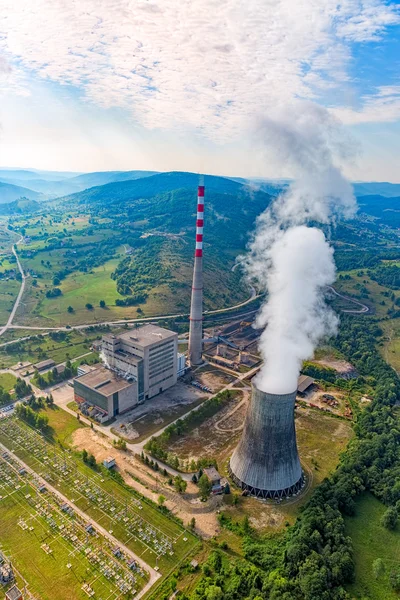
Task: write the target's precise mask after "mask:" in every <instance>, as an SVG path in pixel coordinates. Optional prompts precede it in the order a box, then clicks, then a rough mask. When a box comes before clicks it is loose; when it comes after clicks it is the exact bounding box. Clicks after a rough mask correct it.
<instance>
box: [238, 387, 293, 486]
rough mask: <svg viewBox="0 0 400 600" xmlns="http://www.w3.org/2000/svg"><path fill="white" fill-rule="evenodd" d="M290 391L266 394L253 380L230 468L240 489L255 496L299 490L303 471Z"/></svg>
mask: <svg viewBox="0 0 400 600" xmlns="http://www.w3.org/2000/svg"><path fill="white" fill-rule="evenodd" d="M295 401H296V391H294V392H293V393H292V394H268V393H266V392H262V391H261V390H259V389H258V388H257V387H256V386H255V385H254V383H253V384H252V395H251V400H250V405H249V408H248V410H247V414H246V419H245V423H244V429H243V434H242V437H241V439H240V442H239V444H238V446H237V447H236V449H235V451H234V453H233V455H232V458H231V460H230V465H229V471H230V474H231V476H232V478H233V480H234V482H235V483H236V485H238V486H239V487H240V488H241V489H242V490H245V491H247V492H248V493H249V494H250V495H251V496H256V497H258V498H286V497H288V496H292V495H293V494H296V493H297V492H299V491H300V490H301V488H302V487H303V485H304V475H303V472H302V469H301V465H300V459H299V454H298V451H297V444H296V429H295V424H294V406H295Z"/></svg>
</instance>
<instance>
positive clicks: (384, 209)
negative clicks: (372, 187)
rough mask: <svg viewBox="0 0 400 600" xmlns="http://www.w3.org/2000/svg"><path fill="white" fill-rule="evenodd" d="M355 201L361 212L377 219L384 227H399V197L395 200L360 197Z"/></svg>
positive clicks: (382, 197)
mask: <svg viewBox="0 0 400 600" xmlns="http://www.w3.org/2000/svg"><path fill="white" fill-rule="evenodd" d="M357 201H358V206H359V210H360V211H361V212H364V213H366V214H368V215H372V216H373V217H376V218H378V219H379V220H380V222H382V223H385V224H386V225H391V226H393V227H400V196H399V197H397V198H396V197H393V198H385V197H384V196H372V195H371V196H360V197H358V198H357Z"/></svg>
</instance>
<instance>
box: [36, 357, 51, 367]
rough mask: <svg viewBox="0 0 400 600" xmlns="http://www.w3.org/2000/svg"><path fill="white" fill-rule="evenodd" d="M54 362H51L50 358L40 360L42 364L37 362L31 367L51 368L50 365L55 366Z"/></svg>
mask: <svg viewBox="0 0 400 600" xmlns="http://www.w3.org/2000/svg"><path fill="white" fill-rule="evenodd" d="M55 364H56V362H55V360H53V359H52V358H48V359H47V360H42V362H38V363H36V364H34V365H33V366H34V367H35V368H36V369H44V368H45V367H51V366H52V365H55Z"/></svg>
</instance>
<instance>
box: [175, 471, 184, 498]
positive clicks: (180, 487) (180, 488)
mask: <svg viewBox="0 0 400 600" xmlns="http://www.w3.org/2000/svg"><path fill="white" fill-rule="evenodd" d="M174 487H175V489H176V491H177V492H178V493H179V494H183V493H184V492H185V491H186V488H187V483H186V481H184V480H183V479H182V477H181V476H180V475H177V476H176V477H175V479H174Z"/></svg>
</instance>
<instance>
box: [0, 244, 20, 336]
mask: <svg viewBox="0 0 400 600" xmlns="http://www.w3.org/2000/svg"><path fill="white" fill-rule="evenodd" d="M22 240H23V237H22V236H21V237H20V239H19V240H18V242H17V244H20V243H21V242H22ZM15 246H16V244H13V246H12V252H13V254H14V256H15V258H16V259H17V265H18V269H19V272H20V273H21V277H22V282H21V287H20V290H19V292H18V296H17V299H16V300H15V303H14V306H13V309H12V311H11V314H10V316H9V317H8V321H7V323H6V324H5V325H4V327H2V328H1V329H0V335H3V333H5V332H6V331H7V329H9V328H10V327H11V325H12V322H13V320H14V317H15V313H16V312H17V309H18V306H19V303H20V302H21V298H22V294H23V293H24V290H25V280H26V277H25V273H24V270H23V268H22V266H21V263H20V260H19V257H18V254H17V251H16V249H15Z"/></svg>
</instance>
